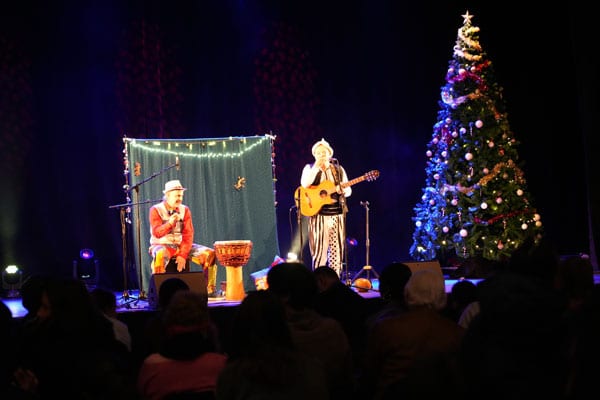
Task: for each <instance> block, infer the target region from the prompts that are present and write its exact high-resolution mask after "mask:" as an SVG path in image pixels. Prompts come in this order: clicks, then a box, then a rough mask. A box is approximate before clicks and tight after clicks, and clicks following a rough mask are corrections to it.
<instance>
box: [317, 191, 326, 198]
mask: <svg viewBox="0 0 600 400" xmlns="http://www.w3.org/2000/svg"><path fill="white" fill-rule="evenodd" d="M319 196H321V197H327V191H326V190H321V191H320V192H319Z"/></svg>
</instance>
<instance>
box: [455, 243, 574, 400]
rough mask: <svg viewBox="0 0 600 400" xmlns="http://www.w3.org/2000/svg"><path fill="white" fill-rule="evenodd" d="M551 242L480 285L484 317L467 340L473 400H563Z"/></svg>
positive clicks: (529, 248)
mask: <svg viewBox="0 0 600 400" xmlns="http://www.w3.org/2000/svg"><path fill="white" fill-rule="evenodd" d="M557 263H558V257H557V256H556V252H555V250H554V248H553V247H552V246H550V244H549V242H547V241H545V240H543V241H541V242H540V243H539V244H537V243H536V242H535V241H534V240H533V239H531V240H527V241H525V242H524V243H523V244H522V245H521V246H520V247H519V248H518V249H516V250H515V251H514V252H513V254H512V256H511V257H510V259H509V260H507V262H506V268H505V270H504V271H498V272H496V273H495V274H493V275H492V276H490V277H488V278H486V279H484V280H483V281H481V282H480V283H479V284H478V285H477V286H478V293H479V307H480V311H479V314H478V315H477V316H476V317H475V318H474V319H473V320H472V321H471V323H470V324H469V327H468V329H467V331H466V334H465V337H464V339H463V346H462V351H461V353H462V359H463V370H464V373H465V376H468V379H469V385H468V386H467V393H465V395H466V397H467V398H480V397H481V394H482V393H487V394H489V397H491V398H494V399H506V398H530V397H536V398H562V397H563V396H562V395H563V392H564V385H565V370H566V368H567V365H566V358H565V349H564V346H565V342H566V334H565V326H564V323H563V321H562V312H563V311H562V309H563V307H562V304H561V301H560V298H559V296H558V294H557V291H556V290H555V289H554V279H555V275H556V270H557Z"/></svg>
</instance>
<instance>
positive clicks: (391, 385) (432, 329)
mask: <svg viewBox="0 0 600 400" xmlns="http://www.w3.org/2000/svg"><path fill="white" fill-rule="evenodd" d="M404 298H405V301H406V306H407V308H408V309H407V311H405V312H404V313H401V314H399V315H397V316H395V317H389V318H386V319H383V320H380V321H379V322H377V323H376V324H375V325H374V326H373V328H372V329H371V331H370V333H369V337H368V341H367V348H366V352H365V368H364V372H365V374H364V377H363V380H362V382H363V384H364V385H363V386H361V391H362V394H363V396H362V397H366V398H373V399H388V398H389V399H392V398H406V396H409V397H408V398H413V397H414V396H419V397H423V398H433V397H432V396H450V397H451V398H454V397H453V396H457V395H460V394H461V393H462V384H463V380H462V375H461V370H460V363H459V359H458V355H459V349H460V343H461V340H462V337H463V334H464V331H463V329H461V328H460V327H459V326H458V324H457V323H456V322H454V321H452V320H451V319H449V318H447V317H446V316H444V315H443V314H442V310H443V309H444V307H445V306H446V289H445V282H444V278H443V276H442V274H439V273H436V272H434V271H431V270H427V269H423V270H419V271H415V272H413V273H412V275H411V277H410V278H409V280H408V282H407V283H406V286H405V288H404ZM370 384H373V386H374V388H373V389H372V390H371V389H370V387H369V385H370ZM430 396H431V397H430Z"/></svg>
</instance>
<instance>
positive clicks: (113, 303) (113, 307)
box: [90, 287, 131, 351]
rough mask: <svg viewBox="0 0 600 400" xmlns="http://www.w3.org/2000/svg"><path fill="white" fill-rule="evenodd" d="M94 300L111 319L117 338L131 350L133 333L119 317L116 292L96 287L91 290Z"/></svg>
mask: <svg viewBox="0 0 600 400" xmlns="http://www.w3.org/2000/svg"><path fill="white" fill-rule="evenodd" d="M90 295H91V296H92V301H93V302H94V304H95V305H96V307H98V309H99V310H100V311H101V312H102V314H104V316H105V317H106V318H107V319H108V320H109V321H110V323H111V324H112V327H113V331H114V333H115V338H116V339H117V340H118V341H119V342H121V343H123V345H124V346H125V348H126V349H127V351H131V333H130V332H129V327H128V326H127V324H126V323H125V322H123V321H121V320H120V319H119V318H118V317H117V298H116V296H115V293H114V292H112V291H110V290H108V289H106V288H102V287H96V288H94V289H92V291H91V292H90Z"/></svg>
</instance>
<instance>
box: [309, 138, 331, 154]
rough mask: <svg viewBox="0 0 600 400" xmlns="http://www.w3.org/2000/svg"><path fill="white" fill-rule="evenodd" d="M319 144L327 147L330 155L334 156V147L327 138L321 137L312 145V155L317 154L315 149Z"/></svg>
mask: <svg viewBox="0 0 600 400" xmlns="http://www.w3.org/2000/svg"><path fill="white" fill-rule="evenodd" d="M319 146H323V147H325V148H326V149H327V151H329V157H331V156H333V148H331V146H330V145H329V143H327V140H325V139H321V140H319V141H318V142H317V143H315V144H313V147H312V155H313V156H314V155H315V151H317V147H319Z"/></svg>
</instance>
